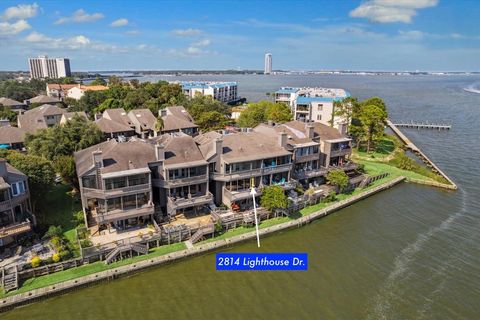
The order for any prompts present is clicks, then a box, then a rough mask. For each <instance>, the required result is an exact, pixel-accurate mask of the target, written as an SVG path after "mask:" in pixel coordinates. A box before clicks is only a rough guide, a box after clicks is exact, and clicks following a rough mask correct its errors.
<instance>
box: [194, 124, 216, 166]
mask: <svg viewBox="0 0 480 320" xmlns="http://www.w3.org/2000/svg"><path fill="white" fill-rule="evenodd" d="M193 139H194V141H195V142H196V143H197V144H198V148H199V149H200V152H201V153H202V155H203V157H204V158H205V159H206V160H207V161H208V160H209V159H210V158H211V157H213V156H214V155H215V141H216V140H217V139H222V134H220V133H218V132H215V131H210V132H206V133H202V134H200V135H198V136H196V137H195V138H193Z"/></svg>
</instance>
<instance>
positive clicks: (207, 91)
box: [180, 81, 238, 103]
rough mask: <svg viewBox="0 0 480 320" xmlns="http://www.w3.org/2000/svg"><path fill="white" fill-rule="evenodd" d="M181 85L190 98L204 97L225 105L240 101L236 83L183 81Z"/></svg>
mask: <svg viewBox="0 0 480 320" xmlns="http://www.w3.org/2000/svg"><path fill="white" fill-rule="evenodd" d="M180 84H181V86H182V90H183V93H184V94H185V95H186V96H187V97H189V98H193V97H195V96H196V95H202V96H209V97H212V99H215V100H218V101H221V102H225V103H232V102H235V101H238V85H237V83H236V82H213V81H211V82H206V81H182V82H180Z"/></svg>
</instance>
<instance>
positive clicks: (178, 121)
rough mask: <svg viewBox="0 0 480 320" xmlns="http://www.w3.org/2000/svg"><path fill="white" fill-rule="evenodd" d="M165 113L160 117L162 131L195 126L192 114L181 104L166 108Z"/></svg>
mask: <svg viewBox="0 0 480 320" xmlns="http://www.w3.org/2000/svg"><path fill="white" fill-rule="evenodd" d="M166 112H167V115H166V116H163V117H162V120H163V129H162V131H176V130H181V129H187V128H197V127H198V126H197V125H196V124H195V123H194V122H193V118H192V116H191V115H190V114H189V113H188V112H187V110H185V108H184V107H182V106H173V107H168V108H166Z"/></svg>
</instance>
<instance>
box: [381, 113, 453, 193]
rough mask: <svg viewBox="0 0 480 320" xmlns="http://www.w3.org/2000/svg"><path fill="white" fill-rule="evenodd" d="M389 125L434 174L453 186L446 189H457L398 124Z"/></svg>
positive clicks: (388, 121)
mask: <svg viewBox="0 0 480 320" xmlns="http://www.w3.org/2000/svg"><path fill="white" fill-rule="evenodd" d="M387 125H388V126H389V127H390V129H392V131H393V132H394V133H395V134H396V135H397V136H398V137H399V138H400V139H401V140H402V141H403V143H405V145H406V147H407V148H408V149H410V150H411V151H412V152H413V153H415V154H416V155H417V156H418V157H419V158H420V159H421V160H422V161H423V162H424V163H425V164H426V165H427V167H429V168H430V169H431V170H432V171H433V172H435V173H437V174H439V175H441V176H442V177H444V178H445V179H446V180H447V181H448V182H449V183H450V185H451V187H450V185H447V184H443V186H444V187H445V188H448V189H457V188H458V187H457V185H456V184H455V182H453V181H452V179H450V178H449V177H448V176H447V175H446V174H445V173H444V172H443V171H442V170H441V169H440V168H439V167H437V165H435V163H433V161H432V160H430V158H428V157H427V156H426V155H425V154H424V153H423V152H422V151H421V150H420V149H419V148H418V147H417V146H416V145H415V144H414V143H413V142H412V141H410V139H408V138H407V136H406V135H404V134H403V132H402V131H400V129H399V128H398V127H397V125H396V124H394V123H392V122H391V121H390V120H387Z"/></svg>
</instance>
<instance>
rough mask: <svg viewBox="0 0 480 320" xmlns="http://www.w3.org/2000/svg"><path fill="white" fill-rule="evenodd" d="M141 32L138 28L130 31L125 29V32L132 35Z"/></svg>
mask: <svg viewBox="0 0 480 320" xmlns="http://www.w3.org/2000/svg"><path fill="white" fill-rule="evenodd" d="M139 33H140V31H138V30H128V31H125V34H128V35H130V36H133V35H137V34H139Z"/></svg>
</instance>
